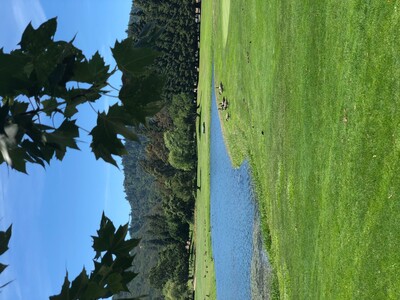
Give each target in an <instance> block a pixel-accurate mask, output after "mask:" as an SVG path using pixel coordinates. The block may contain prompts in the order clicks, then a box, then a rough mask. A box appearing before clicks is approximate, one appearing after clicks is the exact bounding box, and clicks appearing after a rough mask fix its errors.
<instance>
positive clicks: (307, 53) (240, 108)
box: [194, 0, 400, 300]
mask: <svg viewBox="0 0 400 300" xmlns="http://www.w3.org/2000/svg"><path fill="white" fill-rule="evenodd" d="M212 80H214V84H215V86H218V85H220V83H222V85H223V91H222V93H221V95H220V94H218V95H217V102H218V103H222V101H223V97H225V98H226V99H227V103H228V105H227V107H226V108H224V109H222V110H220V111H219V114H220V122H221V125H222V132H223V136H224V141H225V144H226V146H227V151H228V154H229V157H230V159H231V162H232V165H233V166H234V167H239V166H241V165H242V164H243V163H244V162H248V164H249V166H250V170H251V175H252V180H253V184H254V188H255V194H256V201H257V204H258V208H259V210H260V218H261V228H262V235H263V240H264V246H265V249H267V252H268V256H269V259H270V262H271V265H272V269H273V272H272V278H273V280H271V282H269V283H268V285H269V291H270V297H271V298H272V299H280V298H282V299H399V298H400V251H399V249H400V1H397V0H383V1H365V0H348V1H335V0H321V1H289V0H203V1H202V4H201V31H200V66H199V82H198V98H197V103H198V107H199V108H198V111H197V112H198V114H199V116H198V118H197V121H196V122H197V123H196V128H197V152H198V173H197V182H198V183H199V185H200V187H201V188H200V189H198V193H197V199H196V209H195V229H194V232H195V244H196V245H195V247H196V259H195V260H196V261H195V276H194V277H195V279H194V286H195V299H217V298H218V295H217V292H216V290H217V289H216V286H217V282H216V277H215V269H214V267H215V266H214V262H213V253H212V242H211V241H212V236H211V229H210V228H211V224H210V141H211V139H210V126H209V124H210V121H211V106H212V105H214V103H212V92H213V88H212ZM214 92H216V91H215V89H214ZM237 242H238V243H240V241H237ZM266 284H267V283H266ZM222 300H225V299H222Z"/></svg>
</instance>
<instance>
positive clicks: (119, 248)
mask: <svg viewBox="0 0 400 300" xmlns="http://www.w3.org/2000/svg"><path fill="white" fill-rule="evenodd" d="M127 233H128V223H127V224H125V225H124V226H120V227H119V228H118V230H115V227H114V224H113V223H112V222H111V220H110V219H108V218H107V217H106V216H105V215H104V214H103V216H102V218H101V222H100V229H99V230H98V231H97V234H98V236H93V246H92V247H93V250H94V251H95V252H96V256H95V258H94V260H93V262H94V270H93V271H92V272H91V273H90V275H88V274H87V273H86V270H85V268H83V270H82V272H81V273H80V274H79V275H78V276H77V277H76V278H75V279H74V280H73V281H72V282H70V281H69V279H68V272H67V274H66V275H65V280H64V284H63V286H62V289H61V293H60V294H58V295H55V296H51V297H50V300H78V299H79V300H92V299H99V298H108V297H111V296H113V295H114V294H117V293H119V292H123V291H124V292H129V289H128V287H127V284H128V283H129V282H130V281H131V280H132V279H134V278H135V277H136V276H137V273H135V272H133V271H131V270H130V268H131V266H132V262H133V259H134V256H132V255H130V252H131V251H132V250H133V249H134V248H135V247H136V246H137V245H138V244H139V240H138V239H128V240H125V238H126V235H127ZM130 299H132V300H133V299H138V298H130Z"/></svg>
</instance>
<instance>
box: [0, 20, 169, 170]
mask: <svg viewBox="0 0 400 300" xmlns="http://www.w3.org/2000/svg"><path fill="white" fill-rule="evenodd" d="M56 29H57V20H56V18H53V19H50V20H48V21H47V22H45V23H43V24H42V25H40V26H39V27H38V28H37V29H34V28H33V27H32V25H31V24H29V25H28V26H27V27H26V29H25V31H24V33H23V34H22V38H21V41H20V43H19V46H20V48H19V49H16V50H13V51H11V52H10V53H4V52H3V50H2V49H1V50H0V98H1V100H2V104H1V107H0V164H1V163H3V162H6V163H7V164H8V165H9V166H11V167H12V168H14V169H16V170H18V171H21V172H26V162H30V163H36V164H40V165H42V166H45V164H46V163H47V164H49V163H50V161H51V160H52V159H53V158H54V157H56V158H57V159H59V160H62V159H63V158H64V155H65V153H66V151H67V148H73V149H79V148H78V145H77V142H76V141H77V139H78V138H79V135H80V131H79V126H78V125H77V124H76V123H77V122H76V121H77V120H76V119H74V116H75V114H76V113H77V106H79V105H82V104H87V105H91V103H93V102H95V101H96V100H98V99H99V98H100V97H101V96H102V95H106V94H108V93H109V92H108V91H107V90H105V88H106V87H107V86H109V84H108V82H107V80H108V78H109V77H110V76H111V75H112V74H113V73H114V72H115V70H109V66H107V65H106V64H105V62H104V59H103V58H102V57H101V56H100V54H99V53H98V52H96V53H95V54H94V55H93V56H92V57H91V58H90V59H87V58H86V57H85V56H84V55H83V53H82V51H81V50H80V49H78V48H76V47H75V46H74V45H73V41H74V39H72V40H71V41H69V42H66V41H54V35H55V32H56ZM156 35H157V29H156V28H155V27H154V26H147V27H146V28H145V30H144V31H143V32H142V35H141V36H140V37H139V39H138V41H137V42H136V43H135V44H134V43H133V42H132V40H131V39H126V40H123V41H121V42H118V41H116V42H115V45H114V48H112V53H113V56H114V59H115V60H116V63H117V66H118V69H119V70H121V71H122V73H123V83H124V84H123V86H122V88H121V90H120V91H119V95H118V97H119V99H120V103H118V104H115V105H113V106H111V107H110V108H109V109H108V112H96V113H97V124H96V126H94V127H93V128H92V130H90V135H91V136H92V143H91V145H90V146H91V148H92V152H93V153H94V155H95V156H96V159H98V158H102V159H103V160H105V161H106V162H109V163H111V164H114V165H116V162H115V160H114V159H113V157H112V155H117V156H121V155H123V154H125V153H126V150H125V147H124V144H123V142H122V139H121V137H123V138H126V139H131V140H136V139H137V136H136V134H134V133H133V131H132V130H131V129H130V128H129V127H127V126H136V125H138V124H139V123H145V121H146V117H148V116H150V115H153V114H154V113H156V112H157V111H158V110H159V109H160V108H161V105H160V102H159V101H158V100H160V95H161V90H162V87H163V78H162V76H160V75H158V74H157V72H156V71H155V70H154V69H152V68H151V67H150V66H151V64H152V63H153V61H154V60H155V58H156V57H157V56H158V55H159V53H158V52H157V51H155V50H152V49H151V48H149V46H150V45H151V43H153V39H154V36H156ZM46 117H47V118H46ZM56 117H57V118H56ZM56 119H60V120H61V121H60V122H59V123H58V124H55V120H56ZM44 120H47V122H44Z"/></svg>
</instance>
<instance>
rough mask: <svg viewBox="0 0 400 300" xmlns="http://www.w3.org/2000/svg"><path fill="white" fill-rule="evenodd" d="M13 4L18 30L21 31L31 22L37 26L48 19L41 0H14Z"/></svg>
mask: <svg viewBox="0 0 400 300" xmlns="http://www.w3.org/2000/svg"><path fill="white" fill-rule="evenodd" d="M11 6H12V12H13V16H14V19H15V22H16V24H17V27H18V30H19V31H21V32H22V31H23V30H24V29H25V27H26V25H28V23H29V22H32V25H33V26H34V27H37V26H38V25H40V24H42V23H43V22H44V21H46V14H45V12H44V9H43V6H42V4H41V3H40V0H12V2H11Z"/></svg>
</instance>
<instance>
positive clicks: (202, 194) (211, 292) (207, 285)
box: [195, 1, 216, 300]
mask: <svg viewBox="0 0 400 300" xmlns="http://www.w3.org/2000/svg"><path fill="white" fill-rule="evenodd" d="M202 11H203V13H202V23H201V41H200V43H201V49H200V77H199V86H198V99H197V103H198V105H199V108H198V110H197V112H198V113H199V115H200V117H198V118H197V122H196V127H197V151H198V172H197V185H198V186H199V187H200V189H199V190H198V192H197V198H196V209H195V252H196V260H195V299H201V300H203V299H216V286H215V272H214V262H213V259H212V249H211V226H210V126H209V125H210V120H211V80H212V34H213V32H212V2H211V1H203V3H202ZM203 123H204V129H205V131H204V133H203Z"/></svg>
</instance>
